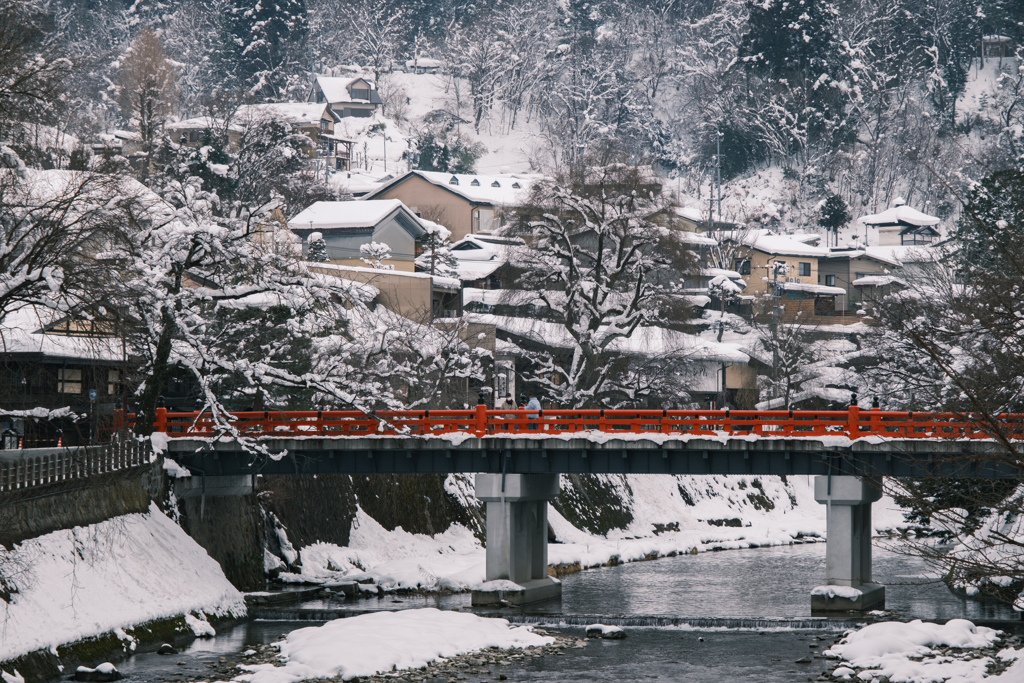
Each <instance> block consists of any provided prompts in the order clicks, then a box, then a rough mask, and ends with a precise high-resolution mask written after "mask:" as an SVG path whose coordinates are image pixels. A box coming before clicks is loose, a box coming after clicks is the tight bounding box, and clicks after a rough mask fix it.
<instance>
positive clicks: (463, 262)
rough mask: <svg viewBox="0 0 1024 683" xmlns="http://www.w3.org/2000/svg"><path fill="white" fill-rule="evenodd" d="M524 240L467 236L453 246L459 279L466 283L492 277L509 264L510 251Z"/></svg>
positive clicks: (489, 236)
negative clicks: (457, 263) (510, 248)
mask: <svg viewBox="0 0 1024 683" xmlns="http://www.w3.org/2000/svg"><path fill="white" fill-rule="evenodd" d="M517 244H523V242H522V240H515V239H506V238H502V237H494V236H491V235H466V236H465V237H463V238H462V239H461V240H459V241H458V242H455V243H454V244H452V256H454V257H455V258H456V259H457V260H458V262H459V266H458V271H459V278H460V279H462V280H464V281H471V280H479V279H481V278H485V277H488V276H490V275H491V274H492V273H494V271H496V270H498V269H499V268H501V267H502V266H503V265H505V263H507V262H508V249H509V247H511V246H514V245H517Z"/></svg>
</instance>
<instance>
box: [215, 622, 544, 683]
mask: <svg viewBox="0 0 1024 683" xmlns="http://www.w3.org/2000/svg"><path fill="white" fill-rule="evenodd" d="M554 640H555V639H554V638H551V637H548V636H541V635H539V634H536V633H533V632H532V631H531V630H530V628H528V627H526V626H520V627H515V628H513V627H511V626H509V623H508V621H506V620H505V619H487V618H484V617H478V616H476V615H475V614H464V613H461V612H453V611H441V610H437V609H433V608H428V609H412V610H403V611H399V612H377V613H374V614H363V615H361V616H357V617H350V618H348V619H337V620H335V621H331V622H328V623H326V624H324V625H323V626H314V627H310V628H303V629H299V630H297V631H292V632H291V633H289V634H288V637H287V638H286V639H285V640H284V641H282V642H280V643H278V647H280V649H281V657H282V658H283V659H284V660H285V664H284V666H280V667H277V666H274V665H273V664H257V665H251V666H246V665H243V666H242V668H243V669H247V670H249V671H251V672H252V673H249V674H244V675H242V676H239V677H237V678H236V679H235V680H236V681H246V682H250V683H295V682H296V681H301V680H305V679H310V678H333V677H335V676H338V677H340V678H341V679H342V680H351V679H352V678H355V677H357V676H358V677H362V676H372V675H374V674H376V673H378V672H391V671H394V670H397V671H402V670H405V669H422V668H424V667H425V666H426V665H427V664H429V663H431V662H436V661H439V660H441V659H444V658H447V657H454V656H456V655H461V654H467V653H469V652H475V651H477V650H483V649H485V648H488V647H500V648H504V649H507V648H526V647H530V646H542V645H550V644H552V643H553V642H554ZM342 645H343V646H342Z"/></svg>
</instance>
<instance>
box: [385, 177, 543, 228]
mask: <svg viewBox="0 0 1024 683" xmlns="http://www.w3.org/2000/svg"><path fill="white" fill-rule="evenodd" d="M538 178H539V176H530V175H519V174H503V175H497V176H484V175H471V174H451V173H439V172H436V171H410V172H408V173H406V174H405V175H402V176H399V177H398V178H395V179H393V180H391V181H390V182H387V183H385V184H384V185H382V186H381V187H379V188H378V189H376V190H374V191H372V192H369V193H368V194H367V195H366V197H365V198H366V199H401V200H402V203H404V204H405V205H406V206H408V207H409V208H410V209H411V210H412V211H413V213H415V214H416V215H418V216H422V217H423V218H426V219H428V220H431V221H434V222H435V223H440V224H441V225H443V226H444V227H446V228H448V229H449V230H450V231H451V233H452V236H451V239H452V241H453V242H455V241H458V240H460V239H462V238H463V237H465V236H466V235H476V234H484V235H486V234H490V233H493V232H494V231H495V230H496V229H497V228H498V227H499V226H500V225H501V222H502V218H503V215H502V214H503V212H504V211H505V210H508V209H514V208H516V207H519V206H522V205H523V204H524V203H525V202H526V201H527V200H528V199H529V194H530V189H531V186H532V183H533V182H535V181H536V180H537V179H538Z"/></svg>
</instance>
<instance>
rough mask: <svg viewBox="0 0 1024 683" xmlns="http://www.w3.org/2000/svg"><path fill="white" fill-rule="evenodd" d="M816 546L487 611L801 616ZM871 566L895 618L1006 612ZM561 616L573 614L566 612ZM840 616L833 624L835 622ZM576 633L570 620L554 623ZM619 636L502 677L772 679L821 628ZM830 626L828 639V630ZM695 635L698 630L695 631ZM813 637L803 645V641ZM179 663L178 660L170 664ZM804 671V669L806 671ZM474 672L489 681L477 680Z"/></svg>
mask: <svg viewBox="0 0 1024 683" xmlns="http://www.w3.org/2000/svg"><path fill="white" fill-rule="evenodd" d="M824 562H825V544H823V543H815V544H806V545H799V546H788V547H776V548H757V549H750V550H729V551H722V552H713V553H703V554H700V555H696V556H693V555H684V556H680V557H675V558H665V559H660V560H655V561H651V562H639V563H631V564H625V565H620V566H617V567H605V568H601V569H595V570H588V571H585V572H581V573H579V574H573V575H570V576H567V577H565V579H564V580H563V594H562V600H561V603H557V602H552V603H547V604H541V605H537V606H532V607H527V608H523V609H520V610H502V611H500V612H492V613H491V614H493V615H494V616H499V615H500V616H508V617H509V618H512V619H513V620H516V619H521V618H528V619H540V620H542V621H546V622H548V623H549V624H557V623H558V622H559V621H560V619H559V617H560V616H564V617H565V618H566V619H569V618H570V617H572V616H574V615H596V616H603V617H605V618H606V620H612V619H614V618H618V619H621V618H630V617H641V616H661V617H679V618H695V617H717V618H723V617H731V618H735V619H737V622H736V623H737V624H742V623H743V620H744V619H745V618H746V619H749V618H754V617H779V618H798V619H799V618H806V617H809V616H810V591H811V589H812V588H813V587H814V586H816V585H819V584H820V583H821V582H822V577H823V575H824ZM874 576H875V578H876V580H878V581H879V582H881V583H884V584H885V585H886V607H887V609H888V610H890V611H892V612H895V613H896V614H897V615H898V616H899V617H900V618H907V619H909V618H921V619H934V620H940V621H945V620H947V619H952V618H967V619H972V620H990V619H1015V620H1019V619H1020V615H1019V614H1017V613H1015V612H1013V610H1012V609H1010V608H1009V607H1006V606H1002V605H998V604H994V603H988V602H978V601H974V600H967V599H965V598H962V597H959V596H957V595H954V594H953V593H951V592H950V591H949V590H948V589H947V588H946V587H945V586H944V585H942V584H941V583H937V582H935V581H934V580H929V579H928V576H929V572H928V569H927V567H926V566H925V564H924V563H923V561H921V560H920V559H918V558H913V557H907V556H904V555H899V554H896V553H893V552H889V551H886V550H883V549H880V548H877V547H876V548H875V551H874ZM304 606H305V607H318V608H332V607H333V608H339V607H343V608H345V609H358V610H367V609H372V610H376V609H407V608H415V607H428V606H430V607H440V608H442V609H452V608H456V607H458V608H460V609H468V608H469V596H468V595H461V594H460V595H450V596H390V595H389V596H385V597H383V598H372V599H368V600H356V601H348V602H345V603H337V602H330V601H322V600H317V601H311V602H309V603H306V604H305V605H304ZM570 621H571V619H570ZM309 625H313V624H312V623H308V622H307V623H298V622H280V621H251V622H248V623H245V624H241V625H238V626H236V627H234V628H232V629H226V630H224V631H223V632H221V633H220V634H219V635H218V636H217V637H216V638H212V639H207V640H197V641H195V642H194V643H192V644H191V645H190V646H189V647H188V649H187V650H186V651H185V652H183V653H182V655H180V656H178V657H160V656H158V655H155V654H150V653H144V654H140V655H136V656H134V657H132V658H131V659H130V660H128V661H126V662H123V663H121V664H119V665H118V668H119V669H120V670H121V672H122V673H123V674H125V676H126V678H127V679H128V680H129V681H132V682H138V683H157V682H161V681H181V680H196V679H199V680H202V678H203V676H204V674H205V672H206V670H207V664H208V662H210V661H215V660H216V659H217V658H219V657H221V656H226V657H229V658H231V657H233V656H235V655H237V653H238V652H240V651H241V650H242V649H244V648H245V647H246V646H249V645H254V644H259V643H267V642H273V641H275V640H278V639H279V638H280V636H282V635H283V634H285V633H287V632H289V631H290V630H293V629H295V628H300V627H304V626H309ZM842 626H843V625H842V624H837V625H836V627H837V628H841V627H842ZM563 628H565V630H566V631H567V632H570V633H573V634H575V635H582V629H581V628H578V627H563ZM627 632H628V634H629V637H628V638H626V639H625V640H623V641H598V642H592V643H590V645H588V647H587V648H585V649H583V650H573V651H571V652H570V653H568V654H566V656H564V657H544V658H541V659H539V660H535V661H533V662H531V663H530V664H526V665H519V666H516V667H507V668H506V669H502V673H504V674H505V675H507V676H508V679H509V681H512V682H515V681H584V680H586V681H600V680H608V681H617V682H620V683H621V682H624V681H637V682H639V681H649V680H652V679H658V680H665V681H673V680H679V681H684V680H685V681H688V682H702V681H707V682H708V683H712V682H713V683H721V681H750V682H751V683H753V682H754V681H757V682H758V683H773V682H775V681H780V682H781V681H794V680H800V681H803V680H807V678H808V676H810V677H811V678H812V679H813V677H814V676H816V675H817V674H818V673H820V671H821V670H822V669H823V668H824V667H823V665H822V664H819V663H818V660H815V663H814V664H795V663H794V662H795V661H796V660H797V659H799V658H801V657H803V656H804V655H807V654H808V652H809V651H811V650H813V646H815V644H816V642H817V641H816V640H815V636H818V635H822V631H821V630H805V629H795V630H767V631H758V630H756V629H755V630H750V629H724V630H693V629H691V628H686V627H682V628H642V627H641V628H629V629H627ZM833 636H834V633H830V634H829V637H833ZM701 638H702V639H703V640H701ZM809 646H811V647H809ZM178 662H184V664H178ZM811 674H813V675H811ZM481 680H490V679H489V678H484V679H481Z"/></svg>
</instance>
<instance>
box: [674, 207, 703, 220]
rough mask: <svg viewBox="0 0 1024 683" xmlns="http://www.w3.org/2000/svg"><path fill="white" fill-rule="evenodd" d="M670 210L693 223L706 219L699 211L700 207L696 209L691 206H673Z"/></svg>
mask: <svg viewBox="0 0 1024 683" xmlns="http://www.w3.org/2000/svg"><path fill="white" fill-rule="evenodd" d="M672 212H673V213H675V215H677V216H679V217H680V218H685V219H686V220H688V221H693V222H694V223H703V222H704V221H705V220H707V217H706V216H705V215H704V214H703V213H701V210H700V209H696V208H694V207H692V206H673V207H672Z"/></svg>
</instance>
